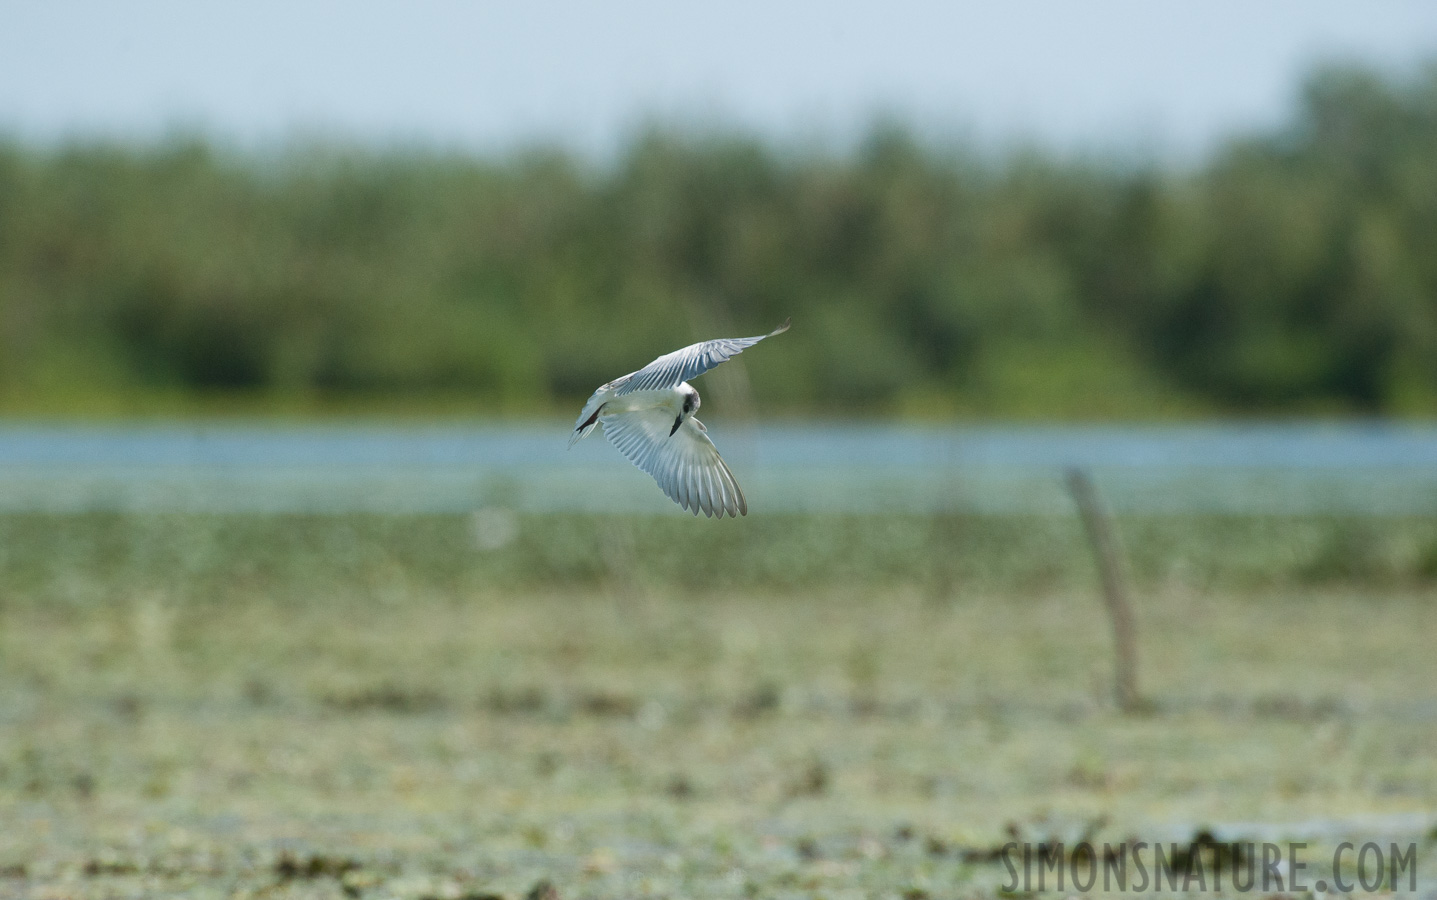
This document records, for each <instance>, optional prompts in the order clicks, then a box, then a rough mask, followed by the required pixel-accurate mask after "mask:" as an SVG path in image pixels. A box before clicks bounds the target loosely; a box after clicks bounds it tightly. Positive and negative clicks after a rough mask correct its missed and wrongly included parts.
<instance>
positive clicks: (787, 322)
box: [768, 316, 793, 337]
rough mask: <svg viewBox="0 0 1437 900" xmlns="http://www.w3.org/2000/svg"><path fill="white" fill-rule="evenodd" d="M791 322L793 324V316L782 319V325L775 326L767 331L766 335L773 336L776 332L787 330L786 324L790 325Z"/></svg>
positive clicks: (780, 332) (781, 332)
mask: <svg viewBox="0 0 1437 900" xmlns="http://www.w3.org/2000/svg"><path fill="white" fill-rule="evenodd" d="M792 324H793V316H789V317H788V318H787V319H784V320H783V324H782V325H780V326H778V327H777V328H775V329H774V330H773V331H770V332H769V333H768V336H769V337H773V336H774V335H776V334H783V333H784V332H785V331H787V330H788V326H790V325H792Z"/></svg>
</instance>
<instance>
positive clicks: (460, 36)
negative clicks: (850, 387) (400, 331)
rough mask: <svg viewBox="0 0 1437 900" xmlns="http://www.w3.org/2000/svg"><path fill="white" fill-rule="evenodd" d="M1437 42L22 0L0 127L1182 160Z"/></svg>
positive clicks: (1351, 31) (1360, 10) (960, 10)
mask: <svg viewBox="0 0 1437 900" xmlns="http://www.w3.org/2000/svg"><path fill="white" fill-rule="evenodd" d="M1433 55H1437V2H1432V0H1347V2H1340V0H1201V2H1196V0H1194V2H1161V0H1143V2H1140V0H1086V2H1084V0H1067V2H1058V0H1047V2H1036V0H990V2H986V3H958V2H937V0H885V2H858V0H794V2H763V0H728V2H723V3H702V4H700V3H685V2H676V0H604V2H590V3H585V2H578V0H531V2H524V3H518V2H514V3H483V2H472V3H462V2H442V0H416V2H404V3H400V2H394V3H376V2H364V0H316V2H303V0H286V2H280V0H244V2H236V3H217V2H204V0H154V2H138V0H136V2H123V0H114V2H81V0H7V2H6V3H5V6H4V11H3V14H0V132H8V133H10V134H12V135H13V134H18V135H21V136H23V137H26V138H30V139H40V140H45V139H50V138H53V137H56V136H65V135H72V134H76V133H79V134H96V133H104V134H120V135H129V136H140V137H146V136H153V135H156V134H162V133H164V132H165V131H166V129H170V128H174V127H177V126H178V127H185V128H201V129H205V130H207V131H210V132H213V133H216V134H219V135H222V136H225V137H227V138H231V139H237V140H240V141H244V142H255V141H259V142H266V141H271V140H276V139H282V138H284V137H286V136H289V135H292V134H294V133H295V132H301V133H306V134H309V135H313V134H315V133H319V134H325V133H337V134H340V135H345V136H348V137H351V138H359V139H380V140H386V141H393V140H398V141H411V140H419V141H422V142H426V143H436V144H440V145H454V144H457V145H461V146H466V147H476V148H480V149H492V148H495V147H505V146H511V145H513V144H515V143H518V142H523V141H528V140H534V139H552V138H557V139H559V140H562V141H565V142H568V143H570V144H573V145H575V146H578V147H581V148H584V149H587V150H597V151H600V152H602V151H605V150H608V149H611V148H612V147H614V146H615V144H616V142H617V141H619V140H621V139H622V138H623V136H624V135H626V134H628V133H630V132H631V131H632V129H633V127H634V125H635V123H637V122H639V121H641V120H643V119H644V118H645V117H649V116H658V117H660V118H667V119H681V120H689V121H705V120H707V119H709V118H712V117H718V118H721V119H722V120H724V121H726V122H729V123H736V124H740V125H743V126H746V127H751V128H753V129H756V130H759V131H761V132H763V133H765V134H770V135H776V136H779V137H782V138H789V139H792V138H800V139H805V138H814V137H818V138H824V139H828V140H837V141H840V142H841V141H843V140H844V139H845V138H847V137H850V136H851V135H853V134H854V133H856V132H857V130H858V129H859V128H860V127H861V126H862V125H863V124H864V123H866V122H868V121H870V120H871V118H872V117H873V115H874V114H875V113H876V112H879V111H889V112H896V113H899V114H901V115H903V116H906V117H908V118H910V119H912V120H915V121H918V122H922V123H924V124H925V126H926V127H930V128H933V129H935V130H937V131H940V132H955V131H956V132H967V133H969V134H973V135H977V136H978V137H980V138H982V139H983V140H985V141H989V142H1005V141H1010V140H1016V139H1037V140H1041V141H1044V142H1047V143H1051V144H1055V145H1058V146H1062V147H1069V148H1071V147H1097V148H1104V149H1113V148H1137V149H1138V150H1140V151H1143V152H1160V153H1169V154H1171V153H1177V154H1180V155H1190V154H1193V153H1197V152H1201V150H1202V149H1204V148H1205V147H1207V146H1210V145H1211V143H1212V142H1213V141H1215V140H1216V139H1217V138H1219V137H1220V136H1222V135H1223V134H1225V133H1229V132H1231V131H1232V130H1234V129H1242V128H1249V127H1253V126H1258V125H1262V124H1265V123H1270V122H1274V121H1276V120H1278V119H1279V118H1280V117H1281V115H1282V114H1283V113H1284V112H1285V111H1286V110H1287V109H1289V108H1290V106H1291V101H1292V98H1293V96H1294V92H1295V89H1296V83H1297V78H1298V76H1299V74H1300V73H1301V72H1302V71H1303V70H1304V69H1305V68H1307V67H1308V66H1309V65H1310V64H1311V63H1312V62H1313V61H1314V60H1316V59H1320V58H1328V57H1334V56H1337V57H1344V58H1358V59H1364V60H1367V61H1370V62H1374V63H1376V64H1378V65H1382V66H1388V67H1392V68H1401V67H1403V66H1411V65H1412V64H1413V63H1414V62H1415V61H1416V60H1419V59H1421V58H1423V57H1429V58H1430V57H1432V56H1433Z"/></svg>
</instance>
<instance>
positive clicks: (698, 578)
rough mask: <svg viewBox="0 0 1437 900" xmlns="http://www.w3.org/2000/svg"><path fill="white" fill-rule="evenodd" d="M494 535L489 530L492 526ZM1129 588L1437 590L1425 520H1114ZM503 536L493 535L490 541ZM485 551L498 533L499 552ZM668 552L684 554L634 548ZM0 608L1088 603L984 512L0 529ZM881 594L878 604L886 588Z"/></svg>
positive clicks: (1433, 541) (484, 517) (1058, 566)
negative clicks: (257, 599)
mask: <svg viewBox="0 0 1437 900" xmlns="http://www.w3.org/2000/svg"><path fill="white" fill-rule="evenodd" d="M496 517H498V518H502V519H503V520H504V527H503V528H502V529H495V528H493V524H494V523H493V521H492V520H491V518H496ZM1117 527H1118V531H1119V533H1120V535H1121V539H1122V544H1123V546H1124V550H1125V553H1126V555H1127V557H1128V559H1129V561H1130V562H1131V568H1132V573H1133V576H1134V578H1135V583H1136V585H1137V587H1138V588H1139V589H1140V590H1142V591H1144V592H1154V591H1161V590H1168V589H1173V590H1178V591H1180V592H1181V591H1183V590H1190V591H1210V590H1219V589H1220V590H1236V591H1270V590H1273V589H1283V588H1291V587H1301V588H1304V589H1305V588H1308V587H1316V586H1334V585H1365V586H1369V587H1382V588H1384V589H1386V588H1393V589H1395V588H1405V589H1410V588H1421V589H1426V588H1430V587H1431V586H1432V585H1433V584H1434V583H1437V519H1434V518H1432V517H1426V518H1391V519H1388V518H1382V519H1372V518H1349V517H1315V516H1264V517H1248V516H1239V517H1232V516H1218V515H1203V516H1191V515H1181V516H1123V517H1120V518H1119V519H1118V520H1117ZM497 531H502V534H496V532H497ZM496 537H497V539H496ZM666 544H668V545H673V546H681V547H683V548H684V552H682V553H671V554H662V553H653V552H648V551H647V550H645V548H653V547H656V546H662V545H666ZM0 584H3V585H5V593H4V596H3V599H4V602H5V604H7V605H10V606H14V605H17V604H18V605H25V606H29V605H35V606H38V607H41V608H46V609H62V608H72V607H73V608H82V607H83V608H89V607H97V608H98V607H104V606H106V605H108V604H110V603H111V602H112V600H113V598H114V597H115V596H117V595H118V594H119V593H123V592H127V591H129V592H134V591H138V592H141V593H143V592H145V591H155V592H161V593H163V592H166V591H169V590H172V589H173V588H174V587H175V586H176V585H183V586H185V590H186V591H187V592H188V593H190V594H192V595H193V596H195V597H196V598H204V599H202V600H197V601H196V602H206V603H208V602H213V603H216V604H220V605H224V604H227V603H229V602H230V601H231V600H234V601H235V602H239V599H240V598H241V597H245V596H251V595H256V594H258V595H262V596H265V597H268V598H271V599H272V600H274V601H275V602H279V603H283V604H291V603H292V604H295V605H297V606H304V605H307V604H312V603H315V602H319V601H321V600H325V599H326V598H329V599H332V598H336V597H351V598H356V599H361V600H366V601H367V600H374V601H377V602H391V601H392V602H395V603H400V602H402V600H401V598H404V597H408V596H413V595H414V594H415V592H416V591H417V592H421V593H430V594H433V595H436V596H450V597H460V596H464V595H467V594H468V593H470V592H472V591H482V590H487V589H490V588H494V587H498V588H501V589H504V590H519V591H523V590H531V589H539V590H559V591H566V590H580V591H592V590H596V589H597V590H601V591H608V592H610V593H613V594H615V595H616V596H631V595H632V596H643V595H648V594H654V595H663V596H668V595H677V596H691V597H703V596H708V595H710V594H713V593H715V592H718V593H722V592H725V591H728V592H754V591H758V592H760V593H761V592H764V591H770V592H772V591H778V592H780V593H783V592H795V591H797V592H801V591H807V590H820V591H837V592H843V591H850V590H851V591H872V590H879V591H880V592H885V591H888V592H891V591H894V590H898V589H900V588H904V589H913V590H916V591H918V592H919V593H921V594H922V595H923V596H925V597H928V598H930V599H931V600H933V601H935V602H939V603H943V602H947V601H949V600H955V599H958V598H962V597H975V596H999V595H1001V596H1026V595H1034V596H1036V595H1045V594H1048V593H1053V592H1059V593H1061V592H1070V591H1075V590H1076V591H1083V592H1087V591H1091V592H1096V591H1097V590H1098V575H1097V572H1096V569H1095V568H1094V563H1093V558H1092V553H1091V550H1090V547H1089V545H1088V543H1087V539H1086V538H1085V537H1084V535H1083V532H1082V529H1081V526H1080V524H1079V523H1078V521H1077V519H1076V517H1067V516H983V515H950V516H929V515H882V516H811V515H771V516H765V517H759V518H753V519H750V520H748V521H746V522H745V523H744V526H743V527H742V528H722V527H720V528H717V529H716V528H715V526H714V523H712V522H709V521H706V520H698V519H691V518H689V517H687V516H683V517H680V516H647V515H634V516H624V515H593V514H520V513H513V512H511V511H508V510H503V509H493V508H491V509H487V510H481V511H479V512H478V513H476V514H475V515H473V516H457V515H422V516H389V515H338V516H329V515H321V516H301V515H285V516H234V515H199V514H193V515H192V514H167V515H160V514H134V515H127V514H109V513H94V514H85V515H72V514H39V513H35V514H7V515H3V516H0ZM885 596H886V594H885Z"/></svg>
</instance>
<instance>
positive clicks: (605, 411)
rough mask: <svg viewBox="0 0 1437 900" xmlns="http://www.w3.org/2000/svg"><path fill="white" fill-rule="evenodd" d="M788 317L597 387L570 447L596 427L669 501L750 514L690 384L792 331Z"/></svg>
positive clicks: (717, 512)
mask: <svg viewBox="0 0 1437 900" xmlns="http://www.w3.org/2000/svg"><path fill="white" fill-rule="evenodd" d="M789 321H790V320H788V319H785V320H784V323H783V324H782V325H780V326H778V327H777V328H775V329H774V330H773V331H770V332H769V333H768V334H761V335H759V336H758V337H747V338H719V339H718V340H713V341H702V342H700V343H697V344H691V345H690V346H688V347H685V348H683V349H682V350H675V351H674V352H673V353H667V354H665V355H663V356H660V357H659V358H658V359H656V360H654V361H653V362H651V363H649V364H648V365H647V366H644V367H643V368H642V369H639V370H638V371H637V372H630V373H629V374H627V375H625V376H624V377H622V378H615V379H614V380H613V381H611V382H609V383H608V384H606V385H604V386H602V387H600V388H599V389H598V390H597V391H594V395H593V396H592V397H590V398H589V402H587V403H585V404H584V411H583V412H581V413H579V419H578V423H577V424H576V425H575V426H574V433H573V434H572V435H570V436H569V446H570V447H572V446H574V444H576V443H578V442H579V441H580V440H581V439H582V438H583V437H584V436H585V435H587V434H588V433H589V432H590V431H593V430H594V427H595V426H596V425H603V426H604V435H605V436H606V437H607V438H608V439H609V442H610V443H612V444H613V445H614V446H615V447H618V448H619V452H620V453H622V454H624V456H626V457H628V459H629V462H632V463H633V464H634V465H636V466H638V467H639V468H640V469H643V470H644V471H645V472H647V473H649V475H651V476H653V479H654V481H657V482H658V484H659V487H660V488H661V489H662V490H663V492H664V493H665V494H667V495H668V497H669V499H670V500H672V501H674V502H675V503H677V504H678V505H679V506H682V507H683V508H684V509H687V510H691V511H692V512H693V514H694V515H698V514H699V512H700V511H702V512H703V514H704V515H706V516H709V517H713V516H718V517H719V518H723V516H724V514H725V513H727V514H728V515H730V516H742V515H747V514H748V502H747V501H746V500H744V498H743V491H742V490H740V489H739V486H738V481H737V480H736V479H735V478H734V477H733V472H731V471H729V467H728V465H727V464H726V463H725V462H724V461H723V457H721V456H719V452H718V449H717V448H716V447H714V444H713V441H711V440H709V436H708V429H707V428H705V427H704V424H703V423H702V422H700V421H699V420H698V419H696V418H694V413H696V412H698V408H699V392H698V391H696V390H694V389H693V387H692V386H691V385H690V384H689V383H688V381H689V379H690V378H697V377H698V376H700V375H702V374H703V373H705V372H707V371H708V370H709V369H712V368H714V367H715V366H717V365H719V364H720V363H724V362H727V361H728V360H729V359H731V358H733V357H735V356H737V355H739V354H740V353H742V352H743V351H744V350H746V349H748V348H749V347H752V346H753V345H754V344H757V343H758V342H759V341H761V340H763V339H764V338H770V337H773V336H774V335H776V334H782V333H783V332H785V331H787V330H788V325H789Z"/></svg>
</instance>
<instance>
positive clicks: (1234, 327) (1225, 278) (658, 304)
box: [0, 66, 1437, 418]
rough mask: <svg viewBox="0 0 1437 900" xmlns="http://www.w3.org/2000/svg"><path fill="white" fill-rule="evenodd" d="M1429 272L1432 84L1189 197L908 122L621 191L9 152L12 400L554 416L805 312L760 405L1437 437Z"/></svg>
mask: <svg viewBox="0 0 1437 900" xmlns="http://www.w3.org/2000/svg"><path fill="white" fill-rule="evenodd" d="M1434 245H1437V66H1434V67H1429V68H1428V69H1426V70H1425V71H1424V72H1422V73H1420V74H1419V75H1416V76H1414V77H1411V78H1407V79H1405V80H1402V79H1393V78H1384V77H1382V76H1379V75H1377V74H1374V73H1372V72H1370V71H1366V70H1362V69H1356V68H1327V69H1323V70H1321V71H1319V72H1317V73H1316V74H1315V75H1314V76H1313V77H1312V78H1311V79H1310V80H1309V81H1308V83H1307V86H1306V89H1305V92H1304V93H1303V96H1302V101H1301V104H1300V107H1299V108H1298V110H1297V111H1296V113H1295V115H1294V117H1293V119H1292V121H1290V122H1289V123H1287V124H1286V125H1285V126H1283V127H1281V128H1280V129H1278V130H1276V131H1274V132H1272V133H1269V134H1264V135H1259V136H1254V137H1248V138H1244V139H1240V140H1235V141H1233V142H1231V143H1230V144H1229V145H1228V146H1226V147H1225V148H1223V149H1222V150H1221V151H1219V152H1218V153H1216V154H1215V155H1214V157H1213V158H1212V159H1210V160H1209V161H1208V162H1207V163H1205V164H1204V165H1202V166H1200V167H1198V168H1196V169H1194V170H1189V171H1177V170H1163V169H1159V168H1154V167H1150V166H1147V167H1145V166H1136V167H1135V166H1132V165H1125V164H1118V163H1117V162H1115V161H1113V160H1105V159H1095V158H1080V159H1071V158H1062V157H1057V156H1053V155H1046V154H1044V153H1042V152H1038V151H1022V152H1014V153H1010V154H1006V155H998V156H985V155H982V154H979V153H976V152H970V151H969V150H965V149H963V148H953V147H936V146H934V145H933V144H931V143H925V142H924V141H922V140H919V139H918V138H916V137H915V136H914V134H912V133H911V132H909V131H907V130H905V129H904V128H902V127H899V126H894V125H892V124H887V125H881V126H878V127H875V128H874V129H873V130H872V132H871V133H870V135H869V136H868V138H867V139H866V140H865V141H864V142H862V144H861V146H859V147H858V148H857V149H856V150H854V151H853V152H852V153H847V154H843V153H830V152H824V151H806V150H796V149H793V148H789V149H783V148H775V147H772V146H769V145H766V144H764V143H762V142H760V141H758V140H756V139H754V138H751V137H746V136H742V135H734V134H705V135H695V134H681V133H675V132H665V131H662V130H657V131H649V132H646V133H644V134H643V135H641V136H640V137H639V138H638V139H637V140H636V141H635V142H634V143H633V144H632V145H631V146H630V147H629V149H628V150H627V151H625V152H624V153H622V154H621V155H620V156H619V158H618V159H617V160H615V161H614V162H613V163H612V164H610V165H607V166H598V165H592V164H589V163H586V162H585V161H583V160H581V159H579V158H578V157H575V156H571V155H566V154H565V153H563V152H558V151H529V152H524V153H519V154H515V155H512V156H508V157H496V158H491V159H480V158H474V157H468V156H461V155H447V154H443V153H438V152H426V151H420V150H393V151H380V150H370V149H357V148H348V149H346V148H339V147H308V148H290V149H288V150H285V151H282V152H274V153H269V154H249V155H245V154H239V153H237V152H231V151H228V150H225V149H222V148H217V147H215V146H213V145H211V144H209V143H206V142H205V141H202V140H176V141H172V142H168V143H164V144H160V145H155V146H148V147H131V146H122V145H116V144H105V143H93V142H80V143H74V144H70V145H63V146H56V147H34V146H28V145H25V144H22V143H20V142H16V141H10V142H8V143H4V142H0V407H3V408H6V409H9V410H11V411H30V412H35V411H47V410H63V409H65V408H66V407H67V405H68V407H70V408H71V409H72V410H83V409H95V408H97V407H101V406H103V405H104V404H105V403H110V404H111V405H118V407H119V408H122V409H126V410H128V411H133V407H134V404H136V403H142V402H145V398H150V399H153V398H172V399H174V401H175V402H176V403H178V404H180V405H181V406H183V405H185V404H193V403H196V402H208V401H206V400H205V398H210V399H213V398H215V397H222V398H240V399H241V400H242V401H243V402H253V403H255V404H256V405H258V406H259V407H261V408H268V409H275V408H281V407H283V405H284V404H285V403H291V402H298V403H300V404H303V403H309V402H313V403H315V404H320V405H322V404H326V403H330V404H332V403H345V402H357V403H359V404H360V405H361V406H362V405H364V404H366V403H369V404H373V403H376V402H386V401H385V398H388V401H392V402H394V403H396V404H405V403H410V402H414V401H416V400H421V399H422V400H424V402H433V400H434V398H436V397H437V398H448V400H447V401H444V402H448V403H450V404H451V406H450V408H458V407H459V406H460V405H461V404H462V405H463V407H464V408H478V409H483V410H487V411H490V412H503V411H517V410H531V409H533V408H535V407H536V406H537V407H538V408H549V407H552V406H554V405H556V404H565V405H571V404H573V403H574V402H575V401H577V400H580V399H582V398H583V397H585V396H587V395H588V393H589V392H590V391H592V390H593V388H594V387H596V386H597V385H598V384H600V383H602V382H604V381H606V380H608V379H610V378H612V377H614V376H616V375H619V374H622V373H624V372H627V371H630V370H631V369H634V368H636V367H638V366H640V365H642V364H644V363H646V362H647V361H648V360H650V359H652V358H653V357H654V356H656V355H658V354H659V353H661V352H666V351H668V350H670V349H673V348H674V347H677V346H680V345H683V344H686V343H688V342H690V341H692V340H696V339H701V338H704V337H712V336H718V335H746V334H753V333H762V332H764V331H766V330H768V329H770V328H772V327H773V326H774V325H775V324H777V323H778V322H779V321H781V320H782V319H783V318H784V317H786V316H790V315H791V316H792V317H793V318H794V322H795V324H794V328H793V331H792V332H791V334H789V335H787V336H785V337H784V338H783V346H782V349H781V351H780V349H779V348H773V349H772V352H764V353H754V354H751V355H749V356H745V357H744V363H745V365H746V366H747V367H748V369H749V371H750V372H751V373H753V377H752V379H751V383H752V385H753V390H754V391H755V392H757V395H758V399H760V400H761V401H762V402H763V404H764V407H765V408H766V409H771V410H772V409H779V408H784V409H788V410H792V411H811V412H817V413H822V412H832V411H836V410H843V411H855V410H858V411H868V412H874V413H898V414H904V415H913V416H929V417H937V416H951V415H962V414H969V415H995V416H1019V417H1022V416H1045V417H1060V418H1062V417H1066V418H1080V417H1142V416H1165V415H1184V414H1197V413H1211V412H1254V413H1357V414H1372V413H1380V414H1395V415H1431V414H1434V413H1437V253H1434V252H1433V247H1434ZM107 398H108V399H107ZM127 404H128V406H127Z"/></svg>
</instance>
